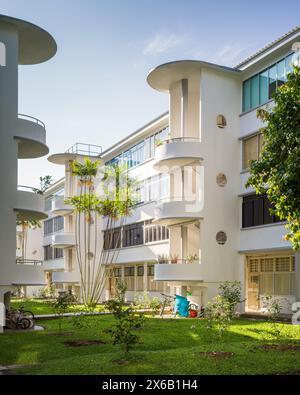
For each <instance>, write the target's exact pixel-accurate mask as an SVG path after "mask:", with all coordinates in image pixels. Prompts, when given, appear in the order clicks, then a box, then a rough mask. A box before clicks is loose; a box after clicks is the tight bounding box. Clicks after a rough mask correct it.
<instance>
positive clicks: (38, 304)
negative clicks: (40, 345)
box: [11, 298, 104, 315]
mask: <svg viewBox="0 0 300 395" xmlns="http://www.w3.org/2000/svg"><path fill="white" fill-rule="evenodd" d="M50 302H51V301H50V300H47V299H17V298H12V300H11V307H12V308H13V309H18V308H19V307H20V306H23V307H24V308H25V310H29V311H31V312H32V313H33V314H34V315H45V314H54V313H55V311H54V310H53V308H52V307H51V303H50ZM80 311H84V307H83V305H82V304H76V305H73V306H70V308H69V309H68V312H70V313H72V312H74V313H75V312H76V313H78V312H80ZM93 311H104V306H103V305H100V304H99V305H97V306H96V307H95V308H94V309H93Z"/></svg>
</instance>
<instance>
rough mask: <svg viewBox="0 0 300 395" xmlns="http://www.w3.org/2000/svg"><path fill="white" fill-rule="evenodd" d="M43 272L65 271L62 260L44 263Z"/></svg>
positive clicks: (51, 260)
mask: <svg viewBox="0 0 300 395" xmlns="http://www.w3.org/2000/svg"><path fill="white" fill-rule="evenodd" d="M43 266H44V270H45V271H46V270H49V271H52V270H53V271H55V270H64V269H65V261H64V258H58V259H50V260H49V261H44V263H43Z"/></svg>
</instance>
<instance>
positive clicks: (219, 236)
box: [216, 230, 227, 245]
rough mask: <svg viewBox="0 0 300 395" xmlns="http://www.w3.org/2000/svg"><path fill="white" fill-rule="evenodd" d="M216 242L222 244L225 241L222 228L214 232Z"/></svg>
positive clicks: (225, 237) (225, 236)
mask: <svg viewBox="0 0 300 395" xmlns="http://www.w3.org/2000/svg"><path fill="white" fill-rule="evenodd" d="M216 240H217V243H218V244H220V245H223V244H225V243H226V241H227V235H226V233H225V232H223V231H222V230H221V231H220V232H218V233H217V234H216Z"/></svg>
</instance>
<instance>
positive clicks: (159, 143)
mask: <svg viewBox="0 0 300 395" xmlns="http://www.w3.org/2000/svg"><path fill="white" fill-rule="evenodd" d="M163 143H164V142H163V141H162V140H161V139H156V140H155V147H159V146H160V145H163Z"/></svg>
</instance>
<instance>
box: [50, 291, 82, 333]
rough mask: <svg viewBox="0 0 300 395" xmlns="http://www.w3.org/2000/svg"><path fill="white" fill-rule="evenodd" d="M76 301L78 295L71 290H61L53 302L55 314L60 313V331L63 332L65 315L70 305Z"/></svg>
mask: <svg viewBox="0 0 300 395" xmlns="http://www.w3.org/2000/svg"><path fill="white" fill-rule="evenodd" d="M75 302H76V297H75V296H74V295H73V294H72V293H71V292H60V293H59V295H58V297H57V298H56V299H55V301H54V302H52V303H51V305H52V308H53V310H54V314H57V315H58V331H59V334H60V335H61V334H62V320H63V317H64V316H63V315H64V314H65V313H67V311H68V310H69V307H70V305H72V304H74V303H75Z"/></svg>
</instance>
